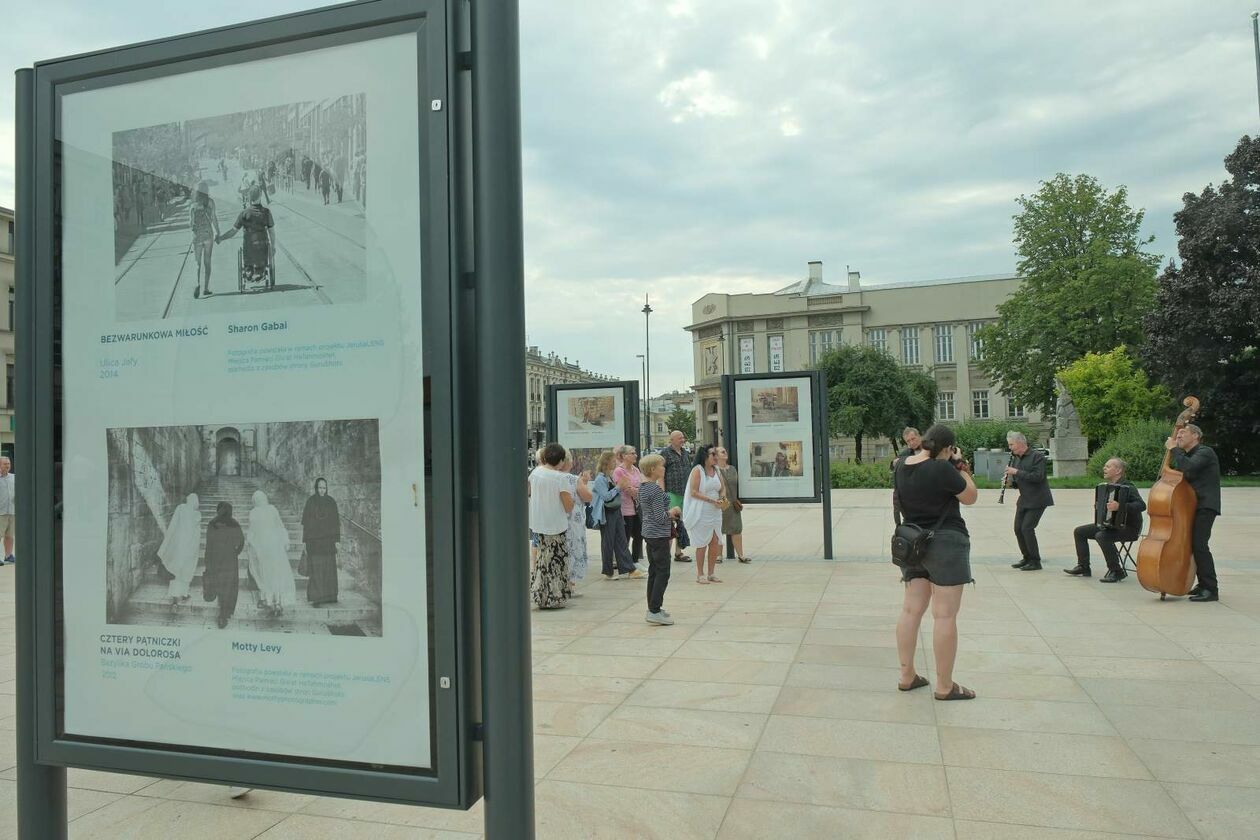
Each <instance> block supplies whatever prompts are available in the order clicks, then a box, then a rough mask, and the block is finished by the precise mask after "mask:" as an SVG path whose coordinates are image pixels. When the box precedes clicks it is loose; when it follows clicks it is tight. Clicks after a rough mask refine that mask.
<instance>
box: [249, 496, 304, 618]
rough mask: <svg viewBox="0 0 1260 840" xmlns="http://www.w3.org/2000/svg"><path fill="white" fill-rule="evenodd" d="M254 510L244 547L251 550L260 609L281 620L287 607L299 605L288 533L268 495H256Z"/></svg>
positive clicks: (251, 514) (251, 565)
mask: <svg viewBox="0 0 1260 840" xmlns="http://www.w3.org/2000/svg"><path fill="white" fill-rule="evenodd" d="M252 501H253V504H254V508H253V510H251V511H250V512H249V531H248V532H247V533H246V534H245V545H246V546H247V547H248V549H249V573H250V575H251V576H253V578H254V583H256V584H257V585H258V606H259V608H260V609H262V610H263V611H264V612H268V613H270V614H271V616H272V617H274V618H278V617H279V616H280V615H282V614H283V613H284V608H285V607H291V606H293V604H294V603H295V602H296V601H297V584H296V583H295V582H294V580H293V566H292V565H290V563H289V529H288V528H286V527H285V525H284V522H283V521H282V520H281V519H280V511H278V510H276V506H275V505H273V504H271V503H270V502H268V501H267V494H266V493H264V492H263V491H261V490H256V491H254V495H253V499H252Z"/></svg>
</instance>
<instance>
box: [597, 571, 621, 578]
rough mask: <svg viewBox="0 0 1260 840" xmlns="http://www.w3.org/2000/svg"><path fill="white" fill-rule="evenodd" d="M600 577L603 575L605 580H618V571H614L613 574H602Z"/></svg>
mask: <svg viewBox="0 0 1260 840" xmlns="http://www.w3.org/2000/svg"><path fill="white" fill-rule="evenodd" d="M600 577H602V578H603V579H604V580H616V579H617V573H616V572H613V573H612V574H611V575H600Z"/></svg>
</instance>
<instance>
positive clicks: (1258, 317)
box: [1141, 137, 1260, 471]
mask: <svg viewBox="0 0 1260 840" xmlns="http://www.w3.org/2000/svg"><path fill="white" fill-rule="evenodd" d="M1225 169H1226V171H1227V172H1228V173H1229V176H1230V177H1228V178H1226V179H1225V180H1224V181H1222V182H1221V185H1220V186H1219V187H1213V186H1212V185H1210V184H1209V185H1208V186H1207V187H1205V188H1204V190H1203V192H1201V193H1200V194H1198V195H1195V194H1194V193H1186V194H1185V196H1184V197H1183V198H1182V201H1183V206H1182V209H1181V210H1179V211H1178V212H1177V213H1176V215H1174V216H1173V220H1174V222H1175V223H1176V225H1177V237H1178V243H1177V251H1178V253H1179V254H1180V255H1181V266H1180V267H1177V266H1176V265H1173V264H1171V263H1170V264H1169V266H1168V267H1167V268H1166V269H1165V270H1164V273H1163V274H1162V275H1160V278H1159V291H1158V294H1157V296H1156V302H1155V306H1154V308H1153V310H1152V311H1151V313H1150V314H1149V315H1148V316H1147V317H1146V319H1145V322H1144V324H1145V327H1146V334H1147V340H1146V344H1145V345H1144V346H1143V348H1142V351H1141V358H1142V361H1143V363H1144V364H1145V366H1146V369H1147V370H1148V371H1150V373H1151V375H1152V376H1153V377H1154V378H1155V379H1156V380H1158V381H1159V382H1161V383H1163V384H1164V385H1165V386H1167V388H1168V390H1169V391H1171V392H1172V394H1173V396H1174V397H1176V398H1178V399H1180V398H1182V397H1184V396H1186V395H1188V394H1193V395H1194V396H1197V397H1198V398H1199V399H1200V400H1201V401H1202V403H1203V408H1202V413H1201V415H1200V418H1201V419H1200V422H1199V425H1201V426H1202V427H1203V430H1204V433H1205V434H1206V435H1207V437H1208V439H1209V440H1208V443H1209V444H1210V445H1211V446H1212V448H1213V449H1215V450H1216V452H1217V454H1218V455H1219V456H1220V459H1221V464H1222V466H1224V467H1226V468H1229V469H1233V470H1236V471H1245V470H1254V469H1256V468H1257V467H1260V137H1256V138H1252V137H1243V138H1242V140H1240V141H1239V142H1238V146H1237V148H1235V149H1234V151H1233V152H1232V153H1231V154H1230V155H1229V156H1228V157H1227V158H1225Z"/></svg>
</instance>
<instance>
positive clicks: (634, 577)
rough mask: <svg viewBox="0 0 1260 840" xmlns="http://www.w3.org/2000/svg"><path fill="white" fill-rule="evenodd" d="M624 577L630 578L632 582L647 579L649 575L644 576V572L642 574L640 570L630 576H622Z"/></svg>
mask: <svg viewBox="0 0 1260 840" xmlns="http://www.w3.org/2000/svg"><path fill="white" fill-rule="evenodd" d="M622 577H628V578H630V579H631V580H641V579H643V578H645V577H647V575H645V574H643V572H640V571H639V570H638V569H635V570H634V571H633V572H631V573H630V574H628V575H622Z"/></svg>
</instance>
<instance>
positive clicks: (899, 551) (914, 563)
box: [891, 470, 948, 570]
mask: <svg viewBox="0 0 1260 840" xmlns="http://www.w3.org/2000/svg"><path fill="white" fill-rule="evenodd" d="M900 478H901V470H897V471H896V472H894V473H893V489H895V490H896V491H897V495H898V496H900V495H901V487H900V486H899V485H898V483H897V482H898V479H900ZM947 510H948V503H946V507H943V508H942V509H941V515H940V518H938V519H937V520H936V524H935V525H933V526H932V529H931V530H930V531H929V530H925V529H923V528H920V527H919V526H918V525H915V524H914V523H912V522H902V521H901V517H900V515H899V512H896V511H895V512H894V513H895V514H896V519H897V527H896V528H895V529H893V535H892V541H891V553H892V562H893V565H894V566H896V567H897V568H899V569H903V570H906V569H917V568H920V567H921V566H922V565H923V558H924V556H926V555H927V550H928V544H929V543H930V542H931V541H932V540H933V539H934V538H935V537H936V532H937V531H939V530H940V527H941V524H942V523H944V522H945V513H946V511H947Z"/></svg>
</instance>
